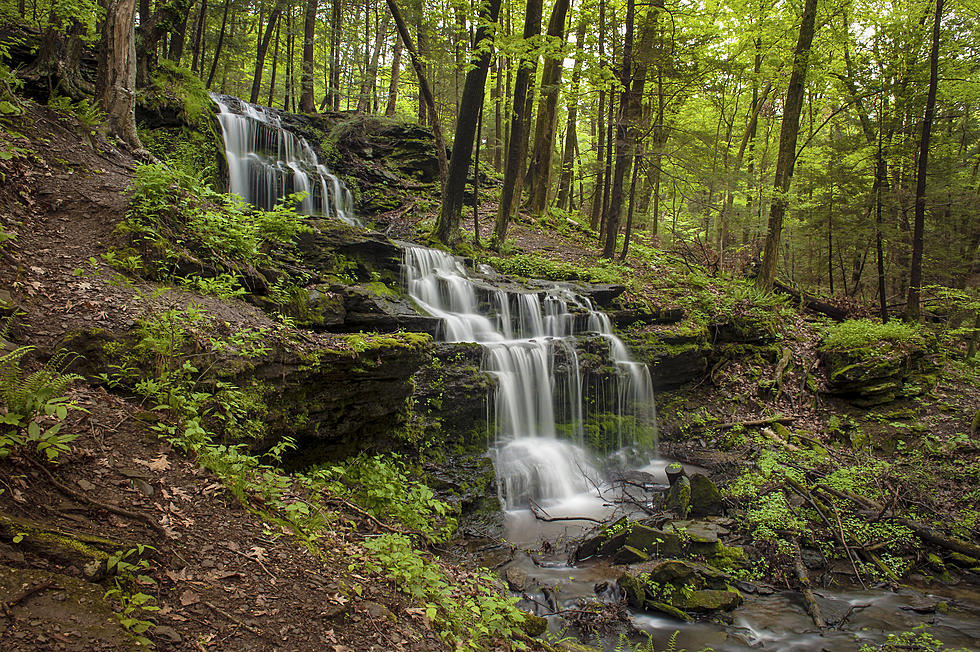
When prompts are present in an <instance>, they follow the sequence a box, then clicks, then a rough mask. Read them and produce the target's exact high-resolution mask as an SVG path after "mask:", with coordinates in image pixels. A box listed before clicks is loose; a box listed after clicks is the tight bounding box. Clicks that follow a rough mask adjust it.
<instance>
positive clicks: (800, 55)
mask: <svg viewBox="0 0 980 652" xmlns="http://www.w3.org/2000/svg"><path fill="white" fill-rule="evenodd" d="M816 17H817V0H806V2H805V3H804V5H803V20H802V22H801V23H800V35H799V40H798V41H797V42H796V50H795V52H794V53H793V72H792V73H791V74H790V78H789V88H787V89H786V103H785V107H784V109H783V121H782V126H781V127H780V131H779V154H778V155H777V158H776V176H775V180H774V182H773V190H774V195H773V199H772V207H771V208H770V209H769V227H768V232H767V234H766V246H765V253H764V254H763V257H762V266H761V267H760V269H759V276H758V277H757V278H756V286H757V287H758V288H759V289H760V290H763V291H766V292H768V291H769V290H771V289H772V284H773V280H774V279H775V278H776V263H777V261H778V259H779V239H780V236H781V234H782V230H783V216H784V215H785V214H786V206H787V201H788V200H787V196H786V195H787V193H788V192H789V188H790V183H791V182H792V179H793V167H794V165H795V163H796V139H797V136H798V135H799V131H800V113H801V111H802V109H803V91H804V88H805V84H806V70H807V66H808V64H809V61H810V46H811V44H812V43H813V34H814V31H815V25H816Z"/></svg>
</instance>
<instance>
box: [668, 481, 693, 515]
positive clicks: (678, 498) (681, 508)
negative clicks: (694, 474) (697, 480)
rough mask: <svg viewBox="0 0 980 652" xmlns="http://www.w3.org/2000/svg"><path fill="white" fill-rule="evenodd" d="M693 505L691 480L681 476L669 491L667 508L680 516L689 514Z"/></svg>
mask: <svg viewBox="0 0 980 652" xmlns="http://www.w3.org/2000/svg"><path fill="white" fill-rule="evenodd" d="M690 505H691V481H690V480H689V479H688V478H687V477H684V476H681V477H680V478H678V479H677V481H676V482H674V485H673V486H672V487H671V488H670V491H668V492H667V509H669V510H670V511H672V512H674V513H675V514H678V515H680V516H682V517H683V516H687V512H688V509H689V507H690Z"/></svg>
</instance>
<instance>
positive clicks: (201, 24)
mask: <svg viewBox="0 0 980 652" xmlns="http://www.w3.org/2000/svg"><path fill="white" fill-rule="evenodd" d="M207 16H208V0H201V11H200V12H199V13H198V14H197V21H195V23H194V53H193V58H192V59H191V70H192V71H194V72H200V70H201V68H202V67H203V66H201V43H202V42H203V41H204V29H205V27H206V26H207Z"/></svg>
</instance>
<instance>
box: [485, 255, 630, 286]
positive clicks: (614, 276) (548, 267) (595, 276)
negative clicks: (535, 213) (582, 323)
mask: <svg viewBox="0 0 980 652" xmlns="http://www.w3.org/2000/svg"><path fill="white" fill-rule="evenodd" d="M487 262H489V263H490V264H491V265H492V266H493V267H495V268H496V269H497V271H499V272H500V273H502V274H508V275H511V276H522V277H524V278H546V279H549V280H552V281H574V280H579V281H590V282H593V283H622V282H623V281H624V279H625V278H626V272H627V268H626V267H624V266H623V265H619V264H616V263H613V262H610V261H606V260H598V261H592V264H590V265H575V264H572V263H565V262H559V261H555V260H551V259H549V258H545V257H544V256H541V255H539V254H537V253H524V254H516V255H514V256H510V257H508V258H502V257H499V256H491V257H490V258H488V260H487Z"/></svg>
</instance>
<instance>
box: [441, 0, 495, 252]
mask: <svg viewBox="0 0 980 652" xmlns="http://www.w3.org/2000/svg"><path fill="white" fill-rule="evenodd" d="M500 2H501V0H489V3H488V4H487V5H482V8H481V10H480V19H479V25H480V26H479V28H478V29H477V32H476V42H477V46H476V47H475V48H474V52H475V53H476V54H477V56H476V57H475V59H474V60H473V61H471V64H472V67H471V68H470V71H469V72H468V73H466V81H465V83H464V86H463V97H462V99H461V100H460V106H459V117H458V119H457V120H456V137H455V139H454V140H453V157H452V159H451V160H450V161H449V178H448V180H447V181H446V184H445V187H444V188H443V191H442V209H441V210H440V211H439V218H438V220H437V221H436V227H435V232H434V235H435V236H436V238H438V239H439V240H440V241H441V242H443V243H444V244H446V245H448V246H450V247H451V246H453V245H455V244H456V242H457V241H458V240H459V222H460V217H461V214H462V210H463V190H464V188H465V187H466V173H467V171H468V170H469V167H470V158H471V156H472V154H473V139H474V134H475V132H476V128H477V124H478V122H479V116H480V109H481V107H482V106H483V95H484V91H485V89H486V85H487V69H488V68H489V67H490V59H491V57H492V56H493V46H492V39H493V34H492V32H491V31H490V25H492V24H493V23H496V22H497V17H498V16H499V15H500ZM477 135H478V134H477ZM475 174H477V175H478V174H479V170H476V172H475ZM475 192H476V183H475V182H474V193H475ZM477 236H478V237H479V232H478V233H477Z"/></svg>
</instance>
